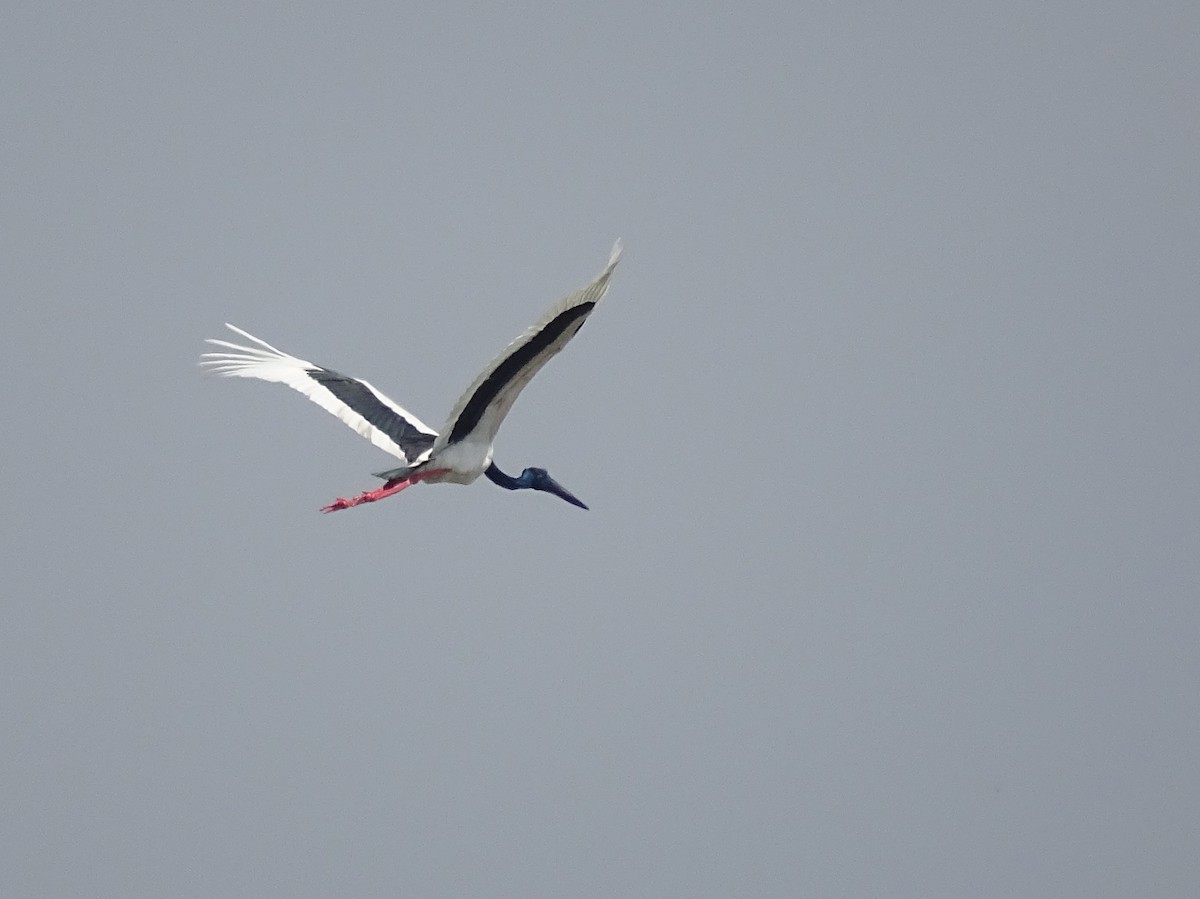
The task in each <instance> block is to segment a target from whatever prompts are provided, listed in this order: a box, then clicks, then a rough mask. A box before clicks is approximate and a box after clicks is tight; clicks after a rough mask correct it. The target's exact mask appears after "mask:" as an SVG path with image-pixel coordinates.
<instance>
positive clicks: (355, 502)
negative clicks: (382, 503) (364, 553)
mask: <svg viewBox="0 0 1200 899" xmlns="http://www.w3.org/2000/svg"><path fill="white" fill-rule="evenodd" d="M448 471H450V469H449V468H435V469H432V470H429V471H421V472H418V473H417V474H415V475H412V476H411V477H407V478H401V479H399V480H396V481H388V482H387V483H386V484H384V485H383V486H382V487H376V488H375V489H374V490H366V491H364V492H362V493H360V494H359V495H358V496H356V497H353V498H352V499H343V498H342V497H340V496H339V497H338V498H337V499H335V500H334V501H333V502H331V503H330V504H329V505H328V506H325V507H324V508H322V509H321V511H322V512H337V511H339V510H341V509H349V508H350V507H351V506H361V505H362V504H363V503H373V502H377V501H379V500H381V499H384V498H385V497H389V496H392V495H393V494H396V493H399V492H400V491H401V490H403V489H404V488H405V487H409V486H411V485H413V484H415V483H417V482H418V481H425V480H428V479H429V478H433V477H437V476H438V475H440V474H446V473H447V472H448Z"/></svg>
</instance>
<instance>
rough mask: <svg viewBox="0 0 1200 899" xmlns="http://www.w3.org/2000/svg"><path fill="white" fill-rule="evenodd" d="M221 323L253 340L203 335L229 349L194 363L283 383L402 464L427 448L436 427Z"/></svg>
mask: <svg viewBox="0 0 1200 899" xmlns="http://www.w3.org/2000/svg"><path fill="white" fill-rule="evenodd" d="M225 327H227V328H228V329H229V330H230V331H233V332H234V333H235V334H238V335H240V336H242V337H244V338H246V339H247V340H249V341H251V342H252V343H255V344H257V345H258V346H257V347H252V346H242V345H240V344H236V343H230V342H228V341H225V340H216V339H213V338H209V339H208V340H207V341H206V342H207V343H210V344H212V345H213V346H218V347H224V348H225V349H227V350H232V351H233V352H221V353H205V354H204V355H203V357H202V358H203V361H202V362H201V363H200V364H201V365H203V366H205V367H207V368H208V369H209V370H210V371H213V372H216V373H217V374H219V375H222V376H224V377H227V378H257V379H258V380H260V381H270V382H272V383H275V384H286V385H287V386H288V387H291V388H292V389H293V390H295V391H298V392H299V393H302V394H304V395H305V396H306V397H308V398H309V399H310V400H312V401H313V402H314V403H316V404H317V405H318V406H320V407H321V408H322V409H324V410H325V411H327V412H330V413H332V414H333V415H336V416H337V417H338V419H339V420H340V421H342V422H344V423H345V424H346V425H348V426H349V427H350V428H352V429H353V430H354V431H355V433H357V434H359V435H361V436H362V437H365V438H367V439H368V440H370V441H371V443H373V444H375V446H377V447H379V448H380V449H381V450H383V451H384V452H386V453H390V454H391V455H393V456H395V457H396V458H398V459H400V460H401V461H402V462H405V463H407V464H410V465H411V464H414V463H416V462H417V461H419V459H418V458H417V457H420V456H423V455H425V454H426V453H427V452H428V448H429V446H430V445H432V443H433V438H434V437H436V436H437V432H436V431H434V430H433V429H432V428H431V427H429V426H428V425H427V424H425V423H424V422H422V421H421V420H420V419H419V418H417V417H416V416H415V415H413V414H412V413H411V412H409V411H407V410H406V409H404V408H402V407H401V406H399V405H397V404H396V403H395V402H394V401H393V400H391V399H389V398H388V397H387V396H385V395H384V394H383V393H381V392H380V391H378V390H376V389H375V388H374V387H372V386H371V385H370V384H368V383H367V382H366V381H362V380H359V379H357V378H348V377H346V376H345V375H340V374H338V373H337V372H334V371H332V370H330V369H327V368H323V367H322V366H320V365H314V364H313V363H312V362H308V361H306V360H304V359H298V358H297V357H295V356H292V355H289V354H288V353H285V352H283V351H282V350H279V349H276V348H275V347H273V346H271V345H270V344H269V343H267V342H266V341H265V340H260V339H259V338H257V337H255V336H254V335H253V334H249V333H247V332H246V331H243V330H242V329H241V328H238V327H235V326H234V325H231V324H229V323H226V324H225ZM327 384H328V385H330V386H326V385H327ZM331 388H333V389H331ZM334 389H336V390H337V393H335V392H334ZM338 394H340V396H339V395H338ZM381 407H382V408H381ZM368 419H370V420H368Z"/></svg>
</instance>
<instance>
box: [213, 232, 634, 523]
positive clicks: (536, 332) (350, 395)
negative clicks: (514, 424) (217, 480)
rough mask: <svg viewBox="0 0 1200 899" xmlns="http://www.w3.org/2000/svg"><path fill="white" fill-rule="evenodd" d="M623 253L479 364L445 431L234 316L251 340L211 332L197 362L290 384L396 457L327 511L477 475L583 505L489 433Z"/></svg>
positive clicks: (591, 302)
mask: <svg viewBox="0 0 1200 899" xmlns="http://www.w3.org/2000/svg"><path fill="white" fill-rule="evenodd" d="M620 259H621V242H620V241H619V240H618V241H617V242H616V243H615V244H614V245H613V249H612V255H611V256H609V259H608V264H607V265H606V266H605V267H604V271H602V272H601V273H600V274H599V275H598V276H597V277H596V279H595V280H594V281H592V283H590V284H588V285H587V286H586V287H583V288H581V289H579V290H577V291H575V292H574V293H572V294H570V295H569V296H567V297H565V298H563V299H562V300H560V301H559V302H558V303H556V304H555V305H554V306H552V307H551V308H550V309H549V310H547V311H546V313H545V314H544V315H543V316H542V318H541V319H540V320H539V321H538V322H537V323H536V324H535V325H533V326H532V327H531V328H529V329H528V330H527V331H525V333H524V334H522V335H521V336H520V337H518V338H517V339H516V340H514V341H513V342H512V343H510V344H509V345H508V347H507V348H506V349H505V350H504V352H502V353H501V354H500V355H499V356H497V357H496V358H495V359H493V360H492V362H491V364H489V365H488V366H487V368H485V369H484V370H483V372H482V373H480V375H479V377H477V378H476V379H475V383H473V384H472V385H471V386H470V387H468V388H467V391H466V393H464V394H463V395H462V396H461V397H460V398H459V400H458V402H457V403H456V404H455V406H454V410H453V411H452V412H451V413H450V417H449V418H448V419H447V420H446V424H445V426H444V427H443V428H442V431H441V433H440V434H439V433H438V432H437V431H435V430H434V429H433V428H431V427H429V426H428V425H427V424H425V423H423V422H422V421H421V420H420V419H418V418H417V417H416V416H415V415H413V414H412V413H411V412H409V411H407V410H406V409H403V408H401V407H400V406H399V405H397V404H396V403H395V402H394V401H393V400H391V399H389V398H388V397H386V396H384V395H383V394H382V393H381V392H380V391H379V390H377V389H376V388H375V387H373V386H371V385H370V384H368V383H367V382H366V381H363V380H360V379H359V378H351V377H349V376H347V375H343V374H341V373H339V372H336V371H334V370H333V369H331V368H325V367H324V366H320V365H314V364H313V363H312V362H306V361H305V360H303V359H298V358H297V357H295V356H292V355H289V354H288V353H285V352H283V351H282V350H278V349H276V348H275V347H273V346H271V345H270V344H269V343H267V342H266V341H265V340H260V339H259V338H257V337H255V336H254V335H253V334H249V333H247V332H246V331H243V330H242V329H241V328H238V327H235V326H234V325H231V324H228V323H226V325H225V327H226V328H228V329H229V330H230V331H233V332H234V333H235V334H238V335H239V336H241V337H244V338H245V339H246V340H248V341H250V343H252V344H254V346H243V345H241V344H236V343H230V342H228V341H225V340H216V339H213V338H209V339H208V340H207V341H206V342H207V343H210V344H213V345H214V346H218V347H222V348H223V351H222V352H215V353H204V354H203V355H202V356H201V360H202V361H201V362H200V364H201V365H202V366H206V367H207V368H208V369H210V370H212V371H214V372H216V373H217V374H220V375H223V376H225V377H228V378H257V379H259V380H260V381H271V382H273V383H277V384H286V385H287V386H288V387H291V388H292V389H293V390H297V391H299V392H300V393H302V394H304V395H305V396H306V397H308V398H309V399H310V400H312V401H313V402H314V403H316V404H317V405H318V406H320V407H321V408H322V409H325V410H326V411H327V412H331V413H333V414H334V415H336V416H337V417H338V418H339V419H341V421H343V422H345V423H346V424H347V425H349V426H350V427H351V428H353V429H354V430H355V431H356V432H357V433H358V434H360V435H362V436H363V437H366V438H367V439H368V440H370V441H371V442H372V443H373V444H375V446H377V447H379V448H380V449H381V450H383V451H384V452H387V453H391V454H392V455H393V456H395V457H396V458H398V459H399V460H400V462H401V464H400V466H399V467H397V468H391V469H388V470H387V471H381V472H379V473H377V474H376V475H375V477H378V478H381V479H383V481H384V484H383V486H382V487H378V488H376V489H374V490H367V491H364V492H363V493H360V494H359V495H358V496H355V497H353V498H351V499H343V498H341V497H338V498H337V499H336V500H334V501H333V502H332V503H330V504H329V505H327V506H325V507H324V508H322V510H321V511H322V512H336V511H338V510H339V509H349V508H350V507H352V506H357V505H361V504H362V503H373V502H375V501H377V500H381V499H383V498H384V497H388V496H392V495H393V494H396V493H399V492H400V491H401V490H403V489H405V488H406V487H409V486H411V485H412V484H416V483H419V482H421V481H425V482H427V483H431V484H435V483H449V484H470V483H471V482H472V481H474V480H475V479H476V478H478V477H479V476H480V475H481V474H482V475H486V476H487V477H488V479H489V480H490V481H491V482H492V483H493V484H497V485H499V486H501V487H504V488H505V489H506V490H541V491H543V492H545V493H552V494H554V495H555V496H557V497H559V498H560V499H564V500H566V501H567V502H569V503H571V504H572V505H574V506H578V507H579V508H581V509H586V508H587V506H585V505H584V504H583V503H582V502H581V501H580V500H579V499H578V498H576V497H575V496H574V495H573V494H572V493H571V492H570V491H568V490H567V489H566V488H565V487H563V486H562V485H561V484H559V483H558V482H557V481H555V480H554V478H552V477H550V475H549V473H548V472H547V471H546V469H544V468H526V469H525V470H524V471H522V472H521V474H520V475H518V476H517V477H515V478H514V477H512V476H511V475H508V474H505V473H504V472H503V471H501V470H500V469H499V468H498V467H497V466H496V463H495V462H493V461H492V442H493V441H494V440H495V438H496V432H497V431H498V430H499V428H500V423H501V422H502V421H504V416H506V415H507V414H508V410H509V409H511V408H512V404H513V402H514V401H515V400H516V398H517V395H518V394H520V392H521V391H522V390H523V389H524V387H525V385H526V384H528V383H529V381H530V380H531V379H532V378H533V376H534V375H535V374H537V373H538V371H539V370H540V369H541V367H542V366H543V365H545V364H546V363H547V362H548V361H549V360H550V358H551V357H552V356H554V355H555V354H557V353H558V351H559V350H561V349H562V348H563V347H564V346H566V345H567V342H568V341H569V340H570V339H571V338H572V337H574V336H575V334H576V332H577V331H578V330H579V329H580V328H581V327H582V326H583V323H584V322H585V321H586V320H587V317H588V316H589V315H591V313H592V310H593V309H595V307H596V304H597V303H599V302H600V300H601V299H603V297H604V295H605V293H607V292H608V282H609V279H610V278H612V273H613V269H615V268H616V267H617V263H618V262H619V261H620Z"/></svg>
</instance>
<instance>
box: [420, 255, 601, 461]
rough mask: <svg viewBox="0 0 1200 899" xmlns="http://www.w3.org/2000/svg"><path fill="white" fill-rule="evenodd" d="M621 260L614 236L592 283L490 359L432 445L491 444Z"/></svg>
mask: <svg viewBox="0 0 1200 899" xmlns="http://www.w3.org/2000/svg"><path fill="white" fill-rule="evenodd" d="M620 261H621V241H619V240H618V241H617V242H616V243H615V244H613V248H612V254H611V255H610V256H609V259H608V265H606V266H605V267H604V271H602V272H601V273H600V274H599V275H597V276H596V279H595V280H594V281H592V283H591V284H589V285H587V286H586V287H583V288H580V289H579V290H577V291H575V292H574V293H572V294H570V295H569V296H567V297H565V298H563V299H562V300H559V301H558V302H557V303H555V304H554V306H552V307H551V308H550V309H549V310H547V312H546V313H545V315H543V316H542V318H541V319H540V320H539V321H538V322H537V324H535V325H534V326H533V327H531V328H529V330H527V331H526V332H525V333H524V334H522V335H521V336H520V337H518V338H517V339H516V340H514V341H513V342H512V343H510V344H509V345H508V347H507V348H506V349H505V350H504V352H503V353H501V354H500V355H499V356H497V357H496V358H495V359H493V360H492V362H491V363H490V364H489V365H488V367H487V368H486V369H484V370H483V373H482V374H480V376H479V377H478V378H476V379H475V383H474V384H472V385H471V386H470V387H469V388H468V389H467V392H466V393H464V394H463V395H462V396H461V397H460V398H459V400H458V402H457V403H456V404H455V406H454V411H453V412H451V413H450V418H449V420H447V422H446V426H445V427H444V428H443V429H442V434H441V436H440V437H438V439H437V442H436V444H435V447H436V449H441V448H442V447H443V446H446V445H448V444H451V443H460V442H462V441H468V440H469V441H472V442H481V443H486V444H488V445H490V444H491V442H492V440H494V439H495V437H496V431H498V430H499V428H500V423H501V422H502V421H504V416H506V415H508V410H509V409H511V408H512V404H513V403H514V402H515V401H516V399H517V396H518V394H520V392H521V391H522V390H523V389H524V388H525V385H526V384H528V383H529V382H530V380H531V379H532V378H533V376H534V375H536V374H537V373H538V371H539V370H540V369H541V367H542V366H543V365H545V364H546V363H547V362H549V361H550V359H551V357H553V356H554V355H555V354H557V353H558V351H559V350H561V349H562V348H563V347H564V346H566V345H567V342H568V341H569V340H570V339H571V338H572V337H574V336H575V333H576V332H577V331H578V330H579V329H580V328H581V327H582V326H583V323H584V321H585V320H586V319H587V317H588V316H589V315H591V314H592V310H593V309H594V308H595V307H596V304H597V303H599V302H600V300H601V299H603V298H604V294H605V293H607V292H608V282H609V279H610V278H611V277H612V273H613V269H615V268H616V267H617V263H618V262H620ZM435 451H436V450H435Z"/></svg>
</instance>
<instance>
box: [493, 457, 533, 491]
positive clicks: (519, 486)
mask: <svg viewBox="0 0 1200 899" xmlns="http://www.w3.org/2000/svg"><path fill="white" fill-rule="evenodd" d="M484 474H485V475H487V478H488V480H489V481H491V482H492V483H493V484H495V485H496V486H497V487H503V488H504V489H505V490H525V489H528V487H529V484H528V483H526V482H523V481H522V480H521V479H520V478H514V477H510V476H509V475H506V474H505V473H504V472H502V471H501V470H500V469H499V468H497V467H496V463H495V462H493V463H492V464H491V465H489V466H488V467H487V471H485V472H484Z"/></svg>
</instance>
